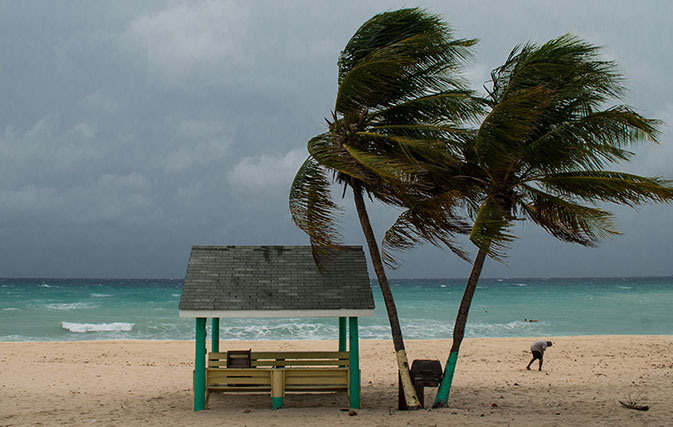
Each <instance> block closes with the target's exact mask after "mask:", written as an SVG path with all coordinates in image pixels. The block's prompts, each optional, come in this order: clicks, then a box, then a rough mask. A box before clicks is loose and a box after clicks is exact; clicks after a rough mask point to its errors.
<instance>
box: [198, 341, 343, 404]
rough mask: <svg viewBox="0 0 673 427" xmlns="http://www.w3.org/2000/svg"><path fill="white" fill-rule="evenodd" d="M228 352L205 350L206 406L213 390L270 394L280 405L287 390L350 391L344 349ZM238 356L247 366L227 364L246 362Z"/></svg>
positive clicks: (301, 391)
mask: <svg viewBox="0 0 673 427" xmlns="http://www.w3.org/2000/svg"><path fill="white" fill-rule="evenodd" d="M231 353H232V354H228V353H227V352H216V353H208V365H207V368H206V401H205V407H206V408H208V398H209V397H210V393H215V392H219V393H227V392H232V393H271V397H272V401H273V407H274V408H280V407H282V405H283V397H284V396H285V393H287V392H296V393H307V392H308V393H310V392H338V391H346V392H348V391H349V389H348V386H349V354H348V352H345V351H344V352H338V351H304V352H297V351H289V352H278V351H275V352H250V353H249V356H247V355H245V352H240V351H236V352H234V351H232V352H231ZM242 354H243V356H241V355H242ZM241 357H249V366H250V368H239V367H228V366H227V360H229V361H230V364H231V365H233V366H241V364H245V363H247V361H245V362H242V361H241V360H240V359H241ZM231 361H235V363H232V362H231Z"/></svg>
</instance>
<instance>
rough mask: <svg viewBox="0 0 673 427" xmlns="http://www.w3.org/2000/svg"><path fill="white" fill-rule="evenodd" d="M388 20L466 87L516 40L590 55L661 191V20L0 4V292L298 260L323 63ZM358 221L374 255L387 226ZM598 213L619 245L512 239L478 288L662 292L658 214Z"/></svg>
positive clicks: (467, 8)
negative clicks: (638, 135)
mask: <svg viewBox="0 0 673 427" xmlns="http://www.w3.org/2000/svg"><path fill="white" fill-rule="evenodd" d="M404 6H423V7H427V8H428V9H430V10H431V11H433V12H437V13H440V14H442V15H443V16H444V17H445V19H446V20H447V21H448V22H449V23H450V24H451V25H452V26H453V27H454V28H455V29H456V35H457V36H458V37H464V38H479V39H480V42H479V44H478V47H477V50H476V57H475V59H474V61H473V62H472V63H471V64H469V65H468V66H467V67H466V73H467V75H468V76H469V77H470V79H471V80H472V82H473V85H474V87H475V88H481V86H482V84H483V83H485V82H486V80H487V79H488V76H489V73H490V71H491V69H493V68H495V67H497V66H498V65H500V64H501V63H502V62H503V61H504V60H505V58H506V57H507V54H508V53H509V51H510V50H511V49H512V48H513V47H514V46H515V45H516V44H518V43H521V42H525V41H527V40H532V41H535V42H539V43H543V42H545V41H547V40H549V39H551V38H554V37H557V36H559V35H561V34H564V33H567V32H572V33H575V34H577V35H579V36H581V37H582V38H584V39H586V40H588V41H590V42H592V43H594V44H598V45H602V46H604V53H605V56H606V58H610V59H613V60H616V61H617V62H618V63H619V64H620V68H621V70H622V71H623V73H624V74H625V75H626V76H627V77H628V86H629V87H630V89H631V91H630V94H629V96H628V100H627V102H628V103H629V104H630V105H632V106H633V107H635V108H636V109H638V110H639V111H640V112H641V113H643V114H645V115H646V116H648V117H654V118H659V119H662V120H664V121H665V122H666V123H667V126H665V127H663V128H662V130H663V136H662V138H661V145H660V146H658V147H654V148H647V149H641V150H639V156H638V157H637V158H636V160H634V161H633V162H632V164H631V165H629V166H628V170H629V171H631V172H636V173H639V174H641V175H659V176H665V177H668V178H673V128H672V127H671V125H673V100H672V95H673V79H671V70H672V69H673V45H672V40H673V34H671V24H670V18H671V16H673V3H670V2H668V1H663V0H662V1H648V2H633V1H591V2H588V1H563V2H558V1H553V2H552V1H532V0H531V1H511V0H510V1H507V2H503V1H480V2H474V1H462V2H459V1H446V0H444V1H434V2H433V1H421V2H416V3H410V2H398V1H366V2H364V1H346V0H342V1H339V2H317V1H308V0H307V1H283V2H271V1H238V2H236V1H184V2H170V1H143V2H130V1H127V2H121V1H115V2H112V1H108V2H91V1H67V2H66V1H20V2H19V1H8V0H7V1H4V0H0V58H1V59H0V276H4V277H176V278H180V277H183V276H184V272H185V269H186V264H187V259H188V256H189V251H190V247H191V245H192V244H255V245H261V244H308V239H307V238H306V236H305V235H304V234H303V233H302V232H301V231H300V230H299V229H297V228H296V227H295V226H294V225H293V224H292V222H291V221H290V216H289V212H288V203H287V198H288V191H289V186H290V183H291V181H292V178H293V177H294V174H295V172H296V171H297V169H298V167H299V166H300V164H301V162H302V161H303V160H304V158H305V157H306V154H307V152H306V141H307V140H308V139H309V138H311V137H312V136H314V135H315V134H317V133H320V132H323V131H324V130H325V122H324V120H323V118H324V117H328V116H329V114H330V112H331V110H332V108H333V105H334V99H335V93H336V71H337V67H336V60H337V56H338V54H339V52H340V51H341V49H342V48H343V47H344V45H345V44H346V42H347V41H348V39H349V38H350V37H351V35H352V34H353V33H354V32H355V31H356V30H357V28H358V27H359V26H360V25H361V24H362V23H364V22H365V21H366V20H367V19H369V18H370V17H371V16H373V15H374V14H376V13H378V12H382V11H385V10H391V9H397V8H399V7H404ZM338 197H340V193H339V195H338ZM342 203H343V205H344V206H345V207H346V211H345V215H344V221H343V227H344V230H343V232H344V236H345V242H346V243H350V244H364V239H363V237H362V234H361V232H360V230H359V226H358V225H357V222H356V218H355V216H354V213H353V208H352V205H353V201H352V196H351V195H347V196H346V198H345V199H344V200H343V201H342ZM370 209H371V216H372V222H373V223H374V226H375V231H376V233H377V237H378V238H379V239H380V237H381V236H382V234H383V232H384V230H385V229H386V228H387V227H388V226H389V225H390V224H391V223H392V221H394V219H395V216H396V214H397V212H396V211H394V210H391V209H389V208H387V207H385V206H380V205H370ZM615 211H616V213H617V223H618V225H619V228H620V230H621V231H622V232H623V233H624V234H623V236H620V237H617V238H615V239H613V240H611V241H608V242H605V243H604V244H603V245H601V246H600V247H599V248H596V249H587V248H582V247H580V246H577V245H572V244H569V243H561V242H557V241H555V240H554V239H553V238H551V237H548V236H547V235H546V234H544V233H543V232H541V231H539V230H536V229H535V228H534V227H533V226H532V225H527V226H522V227H519V228H517V229H516V233H517V235H518V236H519V239H518V240H517V241H516V242H515V243H514V245H513V248H512V250H511V251H510V253H509V258H508V259H507V261H506V263H505V264H500V263H497V262H494V261H491V260H489V261H487V263H486V267H485V270H484V275H485V276H486V277H532V276H535V277H558V276H644V275H660V276H661V275H671V274H673V263H672V262H671V252H672V249H673V243H672V241H673V215H672V211H671V206H668V205H662V206H648V207H645V208H642V209H640V210H639V211H634V210H631V209H624V208H618V209H616V210H615ZM468 247H469V246H468ZM470 249H471V248H470ZM404 258H405V260H406V262H405V263H404V265H403V267H402V268H400V269H399V270H397V271H394V272H391V273H390V275H391V277H416V278H421V277H466V276H467V274H468V272H469V268H470V266H469V265H468V264H467V263H466V262H464V261H461V260H458V259H457V258H456V257H455V256H453V255H452V254H451V253H450V252H448V251H446V250H444V251H442V250H439V249H435V248H433V247H429V246H426V247H421V248H419V249H416V250H414V251H411V252H408V253H406V254H404ZM370 276H373V271H372V270H371V268H370Z"/></svg>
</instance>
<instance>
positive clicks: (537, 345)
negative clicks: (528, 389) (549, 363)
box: [526, 340, 551, 371]
mask: <svg viewBox="0 0 673 427" xmlns="http://www.w3.org/2000/svg"><path fill="white" fill-rule="evenodd" d="M547 347H551V341H543V340H538V341H535V342H534V343H533V345H531V346H530V351H531V352H532V353H533V358H532V359H530V362H528V366H526V369H528V370H529V371H530V365H532V364H533V362H535V360H536V359H537V360H539V361H540V366H539V368H538V371H541V370H542V358H543V356H544V351H545V350H546V349H547Z"/></svg>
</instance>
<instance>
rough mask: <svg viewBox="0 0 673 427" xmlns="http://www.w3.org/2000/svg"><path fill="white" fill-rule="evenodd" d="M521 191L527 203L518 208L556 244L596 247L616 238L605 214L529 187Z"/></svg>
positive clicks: (606, 213) (611, 222) (609, 218)
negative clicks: (599, 243)
mask: <svg viewBox="0 0 673 427" xmlns="http://www.w3.org/2000/svg"><path fill="white" fill-rule="evenodd" d="M523 188H524V192H525V193H526V195H527V196H528V197H527V199H529V202H528V203H522V205H521V207H522V210H523V211H524V213H525V214H526V216H528V218H530V219H531V220H532V221H533V222H534V223H536V224H537V225H539V226H540V227H542V228H543V229H544V230H545V231H547V232H548V233H549V234H551V235H552V236H554V237H556V238H557V239H559V240H563V241H565V242H574V243H579V244H581V245H584V246H596V243H598V242H599V241H600V240H603V239H606V238H608V237H610V236H613V235H616V234H619V233H618V232H617V231H616V230H615V229H614V223H613V221H612V214H611V213H610V212H608V211H605V210H603V209H598V208H592V207H588V206H582V205H578V204H576V203H571V202H569V201H566V200H564V199H562V198H559V197H555V196H553V195H551V194H547V193H544V192H542V191H539V190H537V189H535V188H532V187H530V186H524V187H523Z"/></svg>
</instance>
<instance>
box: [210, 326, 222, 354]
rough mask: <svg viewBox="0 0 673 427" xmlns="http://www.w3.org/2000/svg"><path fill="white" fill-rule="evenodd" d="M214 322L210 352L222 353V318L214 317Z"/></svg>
mask: <svg viewBox="0 0 673 427" xmlns="http://www.w3.org/2000/svg"><path fill="white" fill-rule="evenodd" d="M211 322H212V326H211V329H212V331H211V332H212V333H211V335H212V343H211V345H210V351H212V352H217V351H220V318H219V317H213V320H212V321H211Z"/></svg>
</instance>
